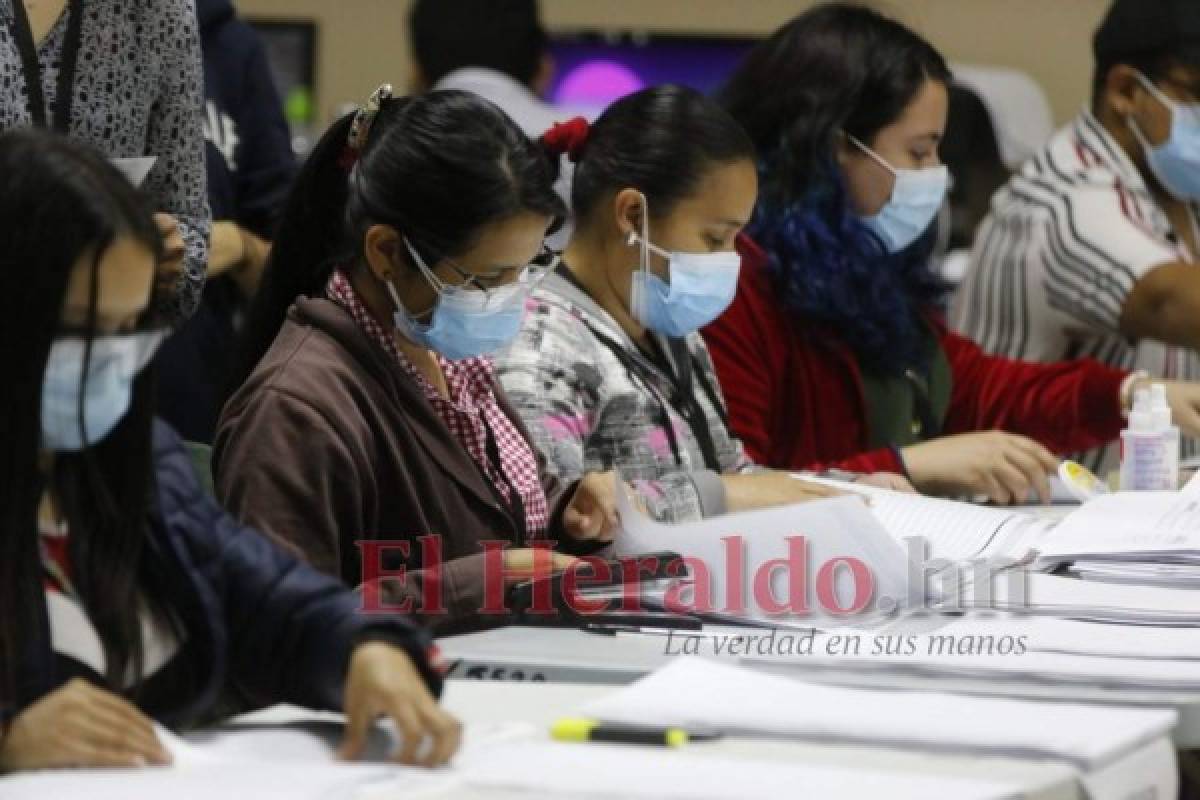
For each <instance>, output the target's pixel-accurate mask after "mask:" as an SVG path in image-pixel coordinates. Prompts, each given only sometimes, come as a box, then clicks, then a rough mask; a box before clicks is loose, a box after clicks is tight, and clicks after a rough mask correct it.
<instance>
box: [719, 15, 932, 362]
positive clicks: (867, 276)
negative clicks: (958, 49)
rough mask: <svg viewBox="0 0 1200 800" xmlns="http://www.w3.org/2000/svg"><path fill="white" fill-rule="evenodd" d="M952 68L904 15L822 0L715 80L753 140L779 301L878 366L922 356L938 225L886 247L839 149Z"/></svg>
mask: <svg viewBox="0 0 1200 800" xmlns="http://www.w3.org/2000/svg"><path fill="white" fill-rule="evenodd" d="M950 77H951V76H950V70H949V68H948V67H947V65H946V62H945V60H944V59H943V58H942V56H941V55H940V54H939V53H938V52H937V50H935V49H934V48H933V46H932V45H930V44H929V43H928V42H926V41H925V40H924V39H922V38H921V37H920V36H918V35H917V34H916V33H914V32H912V31H911V30H909V29H908V28H906V27H904V26H903V25H901V24H900V23H898V22H896V21H894V20H891V19H888V18H887V17H885V16H883V15H882V14H879V13H878V12H876V11H874V10H872V9H869V8H866V7H864V6H860V5H857V4H854V3H828V4H823V5H820V6H817V7H815V8H813V9H811V10H810V11H807V12H805V13H803V14H800V15H799V16H797V17H796V18H795V19H793V20H791V21H790V22H788V23H787V24H785V25H784V26H783V27H781V28H780V29H779V30H777V31H776V32H775V33H774V34H772V35H771V36H770V37H769V38H768V39H766V40H765V41H763V42H762V43H761V44H759V45H758V46H757V47H755V48H754V50H753V51H751V53H750V55H749V56H748V57H747V58H746V60H745V61H744V62H743V63H742V65H741V66H740V67H739V68H738V70H737V71H736V72H735V73H734V75H733V76H732V77H731V78H730V80H729V83H728V84H727V85H726V86H725V87H724V88H723V90H722V91H721V93H720V99H721V101H722V102H723V104H724V105H725V108H726V109H728V110H729V112H730V113H731V114H732V115H733V116H734V117H736V118H737V119H738V121H739V122H741V123H742V124H743V125H745V126H746V130H747V131H749V133H750V137H751V138H752V139H753V140H754V143H755V145H756V146H757V147H758V151H759V154H760V161H759V179H760V180H759V186H760V190H759V202H758V207H757V208H756V210H755V216H754V219H753V220H752V221H751V223H750V225H749V226H748V228H747V232H748V233H749V234H750V235H751V236H752V237H754V239H755V240H757V242H758V243H759V244H760V245H762V246H763V248H764V249H765V250H766V252H767V254H768V257H769V260H770V269H771V271H772V273H773V275H774V277H775V280H776V282H777V283H778V285H779V290H780V294H781V298H782V302H783V303H784V304H785V305H786V306H787V307H788V308H789V309H791V310H792V311H794V312H796V313H797V314H799V315H801V316H804V317H807V318H812V319H818V320H822V321H824V322H827V323H830V324H831V325H832V326H833V327H835V328H836V329H837V331H838V333H839V334H840V335H841V336H842V337H843V338H844V339H845V340H846V341H847V343H848V344H849V345H850V346H851V348H852V349H853V350H854V351H855V353H856V354H857V355H858V357H859V358H860V359H861V360H862V361H863V362H864V364H865V365H866V366H867V367H868V368H871V369H878V370H883V371H886V372H903V370H904V369H907V368H909V367H911V366H915V365H918V364H919V362H920V361H921V360H922V359H923V358H925V356H924V355H923V352H924V351H923V347H922V340H923V336H922V326H923V322H922V321H921V316H920V315H921V313H922V310H923V309H924V308H925V307H927V306H930V305H934V304H936V303H937V302H939V301H940V300H941V298H942V297H943V296H944V292H945V286H944V284H943V283H942V281H941V280H939V279H938V278H937V277H936V276H935V275H934V274H933V272H932V270H931V269H930V268H929V257H930V253H931V250H932V242H933V237H932V235H928V234H927V235H926V236H925V237H923V238H922V239H921V240H918V242H917V243H916V244H914V245H913V246H911V247H909V248H908V249H907V250H905V251H904V252H902V253H899V254H894V255H893V254H889V253H888V252H886V248H885V247H884V246H883V243H882V241H881V240H880V239H879V237H878V236H877V235H876V234H874V233H873V232H872V231H870V230H868V229H867V227H866V225H865V224H864V223H863V221H862V220H860V219H859V218H858V216H857V214H856V213H855V212H854V210H853V208H852V206H851V202H850V198H849V195H848V192H847V188H846V186H845V183H844V179H843V178H842V175H841V171H840V169H839V168H838V165H837V162H836V159H835V154H836V152H837V148H838V146H839V145H840V144H841V143H842V137H843V135H844V134H850V135H852V136H854V137H855V138H857V139H858V140H859V141H861V142H863V143H865V144H867V145H868V146H869V145H871V144H872V143H873V142H874V140H875V137H876V135H877V134H878V133H879V131H880V130H882V129H883V128H885V127H887V126H888V125H890V124H892V123H894V122H895V121H896V120H897V119H898V118H899V117H900V116H901V114H902V113H903V112H904V109H905V108H907V107H908V105H909V104H910V103H911V102H912V101H913V100H914V99H915V98H916V96H917V94H918V93H919V92H920V91H921V89H922V87H924V86H925V84H926V83H927V82H928V81H931V80H932V81H936V82H939V83H942V84H945V85H949V83H950Z"/></svg>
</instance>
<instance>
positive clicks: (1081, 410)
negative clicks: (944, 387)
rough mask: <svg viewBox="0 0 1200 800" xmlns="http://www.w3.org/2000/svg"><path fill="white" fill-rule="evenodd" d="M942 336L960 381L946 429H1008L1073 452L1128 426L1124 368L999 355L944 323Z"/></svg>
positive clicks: (955, 380) (955, 377) (1106, 439)
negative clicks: (1123, 403) (1123, 397)
mask: <svg viewBox="0 0 1200 800" xmlns="http://www.w3.org/2000/svg"><path fill="white" fill-rule="evenodd" d="M941 343H942V349H943V351H944V352H945V354H946V358H947V359H948V360H949V362H950V370H951V374H952V376H953V383H954V385H953V389H952V391H951V395H950V406H949V408H948V410H947V415H946V424H945V428H944V430H943V433H945V434H948V435H949V434H956V433H971V432H975V431H986V430H1002V431H1008V432H1010V433H1019V434H1022V435H1024V436H1028V437H1029V438H1031V439H1034V440H1036V441H1038V442H1040V443H1041V444H1042V445H1044V446H1045V447H1047V448H1049V449H1050V450H1053V451H1055V452H1059V453H1069V452H1074V451H1080V450H1088V449H1091V448H1093V447H1097V446H1099V445H1103V444H1107V443H1108V442H1110V441H1112V440H1113V439H1114V438H1116V437H1117V436H1118V435H1119V434H1120V432H1121V429H1122V428H1123V427H1124V424H1125V421H1124V417H1123V414H1122V411H1123V409H1122V407H1121V387H1122V384H1123V383H1124V381H1125V379H1126V377H1127V376H1128V374H1129V373H1128V372H1127V371H1125V370H1118V369H1112V368H1111V367H1107V366H1105V365H1103V364H1101V363H1099V362H1097V361H1093V360H1091V359H1079V360H1076V361H1062V362H1058V363H1052V364H1041V363H1033V362H1027V361H1017V360H1014V359H1009V358H1000V357H997V356H991V355H988V354H986V353H984V352H983V350H981V349H980V348H979V346H978V345H976V344H975V343H974V342H972V341H970V340H969V339H966V338H965V337H962V336H959V335H958V334H956V333H951V332H946V331H944V330H943V331H942V337H941Z"/></svg>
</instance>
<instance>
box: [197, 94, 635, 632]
mask: <svg viewBox="0 0 1200 800" xmlns="http://www.w3.org/2000/svg"><path fill="white" fill-rule="evenodd" d="M553 184H554V169H553V165H552V163H551V161H550V158H549V157H548V156H547V154H546V153H545V152H544V151H543V150H542V149H540V148H539V147H538V146H537V145H535V144H534V143H532V142H530V141H529V139H528V138H526V137H525V135H524V134H522V133H521V131H520V129H519V128H517V126H516V125H515V124H514V123H513V122H512V121H511V120H510V119H509V118H508V117H507V116H505V115H504V113H503V112H502V111H500V110H499V109H498V108H496V107H495V106H493V105H492V104H491V103H489V102H488V101H486V100H483V99H481V98H479V97H477V96H475V95H472V94H469V93H466V92H452V91H444V92H433V93H430V94H427V95H422V96H416V97H412V98H392V97H391V94H390V89H388V88H387V87H383V88H381V89H380V90H379V91H378V92H376V94H375V95H374V96H373V97H372V100H371V101H370V102H369V103H368V105H367V107H366V108H364V109H362V110H361V111H359V112H358V113H357V114H351V115H349V116H347V117H346V118H344V119H343V120H341V121H340V122H338V123H336V124H335V125H334V126H333V127H332V128H331V129H330V131H329V132H328V133H327V134H326V135H325V137H324V138H323V139H322V140H321V142H320V144H319V145H318V147H317V149H316V151H315V152H314V153H313V155H312V156H311V157H310V159H309V161H308V163H307V165H306V166H305V168H304V170H303V172H302V173H301V176H300V179H299V182H298V183H297V185H296V187H295V188H294V190H293V194H292V197H291V200H290V203H289V207H288V209H287V211H286V212H285V215H284V220H283V222H282V224H281V227H280V229H279V231H278V232H277V234H276V238H275V245H274V247H273V249H272V254H271V261H270V264H269V265H268V267H267V272H266V275H265V278H264V285H263V289H262V293H261V294H260V296H259V299H258V301H257V304H256V306H255V308H254V309H252V311H251V317H250V320H249V321H248V325H247V334H248V336H247V340H246V348H247V352H246V353H245V354H243V363H244V365H245V371H244V373H243V374H248V378H247V379H246V381H245V384H244V385H243V386H242V387H241V388H240V389H239V390H238V391H237V392H236V393H235V394H234V395H233V397H232V398H231V399H230V401H229V402H228V404H227V405H226V407H225V409H224V411H223V413H222V415H221V421H220V424H219V426H218V431H217V438H216V448H215V457H216V475H217V488H218V492H219V494H220V495H221V497H222V498H223V500H224V501H225V502H226V503H227V504H228V507H229V508H230V509H231V510H232V511H233V512H234V513H235V514H237V515H239V516H240V517H241V518H243V519H244V520H246V521H247V522H249V523H252V524H254V525H255V526H256V527H260V528H261V529H263V530H265V531H267V532H268V533H270V534H271V535H272V536H274V537H276V538H277V539H279V540H280V541H283V542H286V543H288V544H289V545H291V546H292V547H295V548H296V549H297V550H299V551H300V552H301V553H303V554H304V555H305V557H307V558H308V559H309V560H310V561H312V562H313V563H314V564H316V565H317V566H318V567H320V568H321V569H323V570H326V571H327V572H330V573H332V574H335V575H338V576H340V577H341V578H342V579H343V580H344V581H345V582H346V583H348V584H350V585H357V584H359V583H360V582H362V581H364V580H366V579H369V578H370V577H371V576H372V575H375V574H379V573H380V571H381V570H387V571H389V572H394V571H396V570H397V569H398V568H403V569H404V570H406V574H405V576H404V578H403V579H400V578H397V579H396V580H393V581H389V582H388V583H387V586H388V587H389V588H390V589H392V590H393V594H392V595H389V597H388V603H389V604H393V605H394V604H396V603H404V602H412V603H415V604H416V605H415V609H414V610H416V611H418V612H421V613H424V614H425V615H426V619H427V620H428V621H429V622H430V624H435V625H438V626H439V630H440V631H443V632H444V631H446V630H448V629H449V628H448V627H447V626H451V625H456V624H459V623H462V624H467V623H468V622H469V623H470V624H475V623H476V622H477V621H478V620H476V619H474V612H477V611H479V610H480V608H481V607H482V606H483V605H484V600H485V596H484V590H485V581H484V571H485V565H486V564H487V563H488V559H487V557H486V556H485V554H484V550H483V544H482V543H483V542H485V541H489V540H499V541H501V542H503V543H505V544H509V545H515V547H514V548H510V549H509V550H507V551H506V553H505V555H504V568H505V578H506V579H507V580H508V581H509V582H512V581H516V580H519V579H520V577H521V576H522V574H523V573H527V572H528V571H529V569H530V567H531V565H532V564H533V562H534V554H535V551H534V550H532V549H530V548H529V545H530V544H531V543H537V542H539V541H541V540H546V539H554V540H556V541H560V542H562V543H563V546H567V547H569V546H578V547H584V546H586V545H588V544H590V542H591V540H593V539H605V538H608V537H610V536H611V532H612V528H613V522H614V520H615V509H614V506H613V496H612V477H611V476H603V475H590V476H578V479H577V480H576V481H574V482H572V483H571V484H570V485H568V484H562V483H558V482H555V481H553V480H545V481H544V482H543V478H546V477H547V476H545V475H543V474H542V473H541V472H540V469H539V463H538V459H537V457H536V454H535V453H534V451H533V450H532V449H531V447H530V445H529V442H528V440H527V437H526V434H525V432H524V429H523V428H522V426H521V424H520V421H519V418H518V417H517V415H516V414H515V413H514V412H513V411H512V410H511V409H510V407H509V406H508V403H507V401H506V400H505V398H504V395H503V394H502V393H501V392H500V391H499V388H498V387H497V386H496V385H495V383H494V378H493V372H492V369H493V368H492V363H491V360H490V356H489V354H490V353H492V352H493V351H494V350H496V349H497V348H498V347H500V346H502V345H503V344H505V343H506V342H507V341H508V340H509V339H511V338H512V337H513V336H514V335H515V334H516V332H517V330H518V328H519V326H520V324H521V319H522V317H523V315H524V313H525V303H526V300H527V298H528V296H529V293H530V291H531V289H532V287H533V286H534V284H536V283H537V281H538V280H539V279H540V277H541V276H542V275H544V274H545V272H546V271H547V269H548V268H550V267H551V266H552V265H553V262H554V260H555V258H554V256H553V254H551V253H549V252H548V251H547V250H546V249H545V247H544V245H543V240H544V237H545V235H546V232H547V230H550V229H552V227H553V226H554V225H555V224H556V223H557V221H558V220H559V219H561V217H562V215H563V213H564V208H563V204H562V201H561V200H559V198H558V196H557V195H556V194H555V193H554V189H553ZM293 304H294V307H291V308H290V310H289V306H293ZM260 359H261V360H260ZM255 364H257V366H254V365H255ZM251 369H252V372H251ZM371 542H377V543H379V544H374V545H373V544H371ZM380 547H386V550H380V549H379V548H380ZM543 555H544V556H545V558H544V560H545V561H547V562H549V561H550V560H551V559H550V556H549V555H548V554H545V553H543ZM570 561H571V559H570V558H568V557H567V556H565V555H556V556H555V559H554V563H555V564H556V565H558V566H564V565H566V564H568V563H570ZM496 577H497V578H498V577H499V576H496ZM427 592H428V593H432V594H434V595H435V599H434V600H433V601H430V598H429V597H428V596H426V595H427ZM397 593H398V594H399V596H395V595H396V594H397Z"/></svg>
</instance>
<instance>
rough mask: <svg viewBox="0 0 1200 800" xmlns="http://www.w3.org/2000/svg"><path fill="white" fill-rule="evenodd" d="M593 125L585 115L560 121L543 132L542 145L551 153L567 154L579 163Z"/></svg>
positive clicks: (572, 160) (574, 161) (554, 154)
mask: <svg viewBox="0 0 1200 800" xmlns="http://www.w3.org/2000/svg"><path fill="white" fill-rule="evenodd" d="M591 127H592V126H591V125H589V124H588V121H587V120H586V119H584V118H583V117H575V118H574V119H569V120H567V121H566V122H559V123H558V124H556V125H555V126H554V127H552V128H551V129H550V130H548V131H546V132H545V133H544V134H542V146H543V147H545V148H546V150H547V151H548V152H549V153H550V155H553V156H562V155H566V157H567V158H569V159H570V160H571V162H572V163H577V162H578V161H579V158H580V156H582V155H583V148H584V146H585V145H586V144H587V141H588V133H589V132H590V131H591Z"/></svg>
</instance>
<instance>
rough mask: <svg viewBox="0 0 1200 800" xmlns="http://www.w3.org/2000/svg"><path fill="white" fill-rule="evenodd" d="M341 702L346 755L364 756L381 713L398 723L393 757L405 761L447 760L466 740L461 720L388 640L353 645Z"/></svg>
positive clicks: (429, 764)
mask: <svg viewBox="0 0 1200 800" xmlns="http://www.w3.org/2000/svg"><path fill="white" fill-rule="evenodd" d="M343 705H344V708H345V712H346V736H345V739H344V740H343V741H342V746H341V749H340V750H339V751H338V756H339V757H340V758H343V759H346V760H352V759H356V758H358V757H360V756H361V755H362V753H363V750H364V749H365V748H366V743H367V736H368V734H369V733H370V731H371V725H372V724H374V722H375V720H377V719H379V718H380V717H390V718H391V719H392V721H393V722H395V723H396V730H398V731H399V732H400V735H401V737H402V740H401V742H400V749H399V750H398V751H397V752H396V755H395V760H396V761H397V762H398V763H401V764H417V765H420V766H424V767H436V766H439V765H441V764H445V763H446V762H447V761H449V760H450V757H451V756H453V755H454V753H455V752H456V751H457V750H458V746H459V744H460V742H461V740H462V724H461V723H460V722H459V721H458V720H457V719H455V718H454V717H452V716H451V715H450V714H448V713H447V712H446V711H444V710H443V709H442V708H441V707H440V706H439V705H438V704H437V701H436V700H434V699H433V695H431V694H430V693H429V689H428V687H426V686H425V681H424V680H422V678H421V675H420V673H418V672H417V668H416V666H415V665H414V664H413V662H412V659H410V658H409V657H408V654H407V653H405V652H404V651H403V650H401V649H399V648H397V647H393V646H392V645H390V644H385V643H383V642H367V643H366V644H361V645H359V646H358V647H357V648H355V650H354V653H353V654H352V655H351V656H350V669H349V672H348V673H347V675H346V691H345V700H344V702H343Z"/></svg>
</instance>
